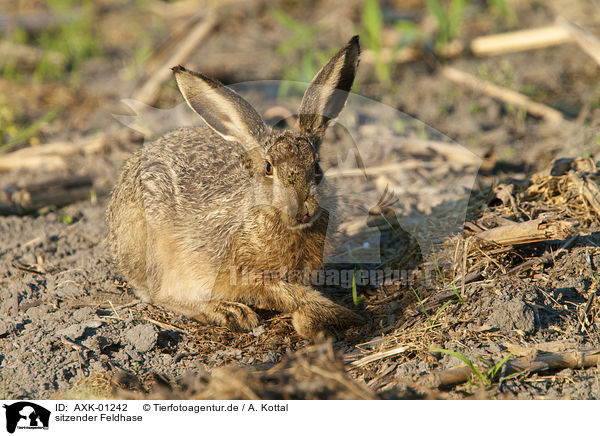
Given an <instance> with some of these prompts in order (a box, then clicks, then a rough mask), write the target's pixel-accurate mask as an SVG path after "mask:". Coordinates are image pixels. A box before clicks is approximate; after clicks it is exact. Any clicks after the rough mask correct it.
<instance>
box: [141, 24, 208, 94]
mask: <svg viewBox="0 0 600 436" xmlns="http://www.w3.org/2000/svg"><path fill="white" fill-rule="evenodd" d="M216 24H217V19H216V17H215V16H214V15H212V14H209V15H207V16H206V17H205V18H204V19H203V20H201V21H200V22H199V23H198V24H197V25H196V26H195V27H194V28H193V29H192V30H191V31H190V33H189V34H188V36H187V37H186V38H185V39H183V40H182V41H181V43H180V44H179V45H178V47H177V49H176V51H175V52H174V53H173V54H172V55H171V56H170V57H169V58H168V59H167V60H166V61H165V62H164V63H163V64H162V65H161V66H160V67H159V68H157V69H156V71H155V72H154V73H153V74H151V75H150V77H149V78H148V80H147V81H146V82H145V83H144V85H142V87H141V88H140V89H139V91H138V92H136V93H135V95H134V98H135V99H136V100H140V101H142V102H144V103H147V104H152V103H154V102H155V101H156V98H157V97H158V92H159V89H160V86H161V85H162V84H163V83H164V82H166V81H167V80H168V79H169V77H171V68H172V67H174V66H176V65H179V64H182V63H184V62H185V61H186V60H187V59H188V57H189V56H190V55H191V54H192V52H193V51H194V50H195V49H196V47H198V45H199V44H200V43H201V42H202V41H204V39H205V38H206V37H207V36H208V35H209V33H210V32H211V30H212V29H213V28H214V27H215V25H216Z"/></svg>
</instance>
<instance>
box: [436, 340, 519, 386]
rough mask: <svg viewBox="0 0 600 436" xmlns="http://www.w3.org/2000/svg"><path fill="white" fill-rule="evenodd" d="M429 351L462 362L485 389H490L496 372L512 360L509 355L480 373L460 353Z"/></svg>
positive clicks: (442, 350) (439, 349) (471, 362)
mask: <svg viewBox="0 0 600 436" xmlns="http://www.w3.org/2000/svg"><path fill="white" fill-rule="evenodd" d="M430 351H433V352H436V353H444V354H449V355H450V356H454V357H456V358H457V359H458V360H460V361H461V362H463V363H464V364H465V365H467V366H468V367H469V369H470V370H471V371H472V372H473V374H475V376H477V378H478V379H479V381H480V382H481V384H483V385H484V386H485V387H490V386H491V385H492V382H494V380H496V377H497V375H498V372H500V369H502V367H503V366H504V365H505V364H506V362H508V361H509V360H510V359H512V354H509V355H508V356H506V357H505V358H504V359H502V360H501V361H500V362H498V363H496V364H495V365H492V366H491V367H490V368H488V369H487V371H486V372H482V371H481V370H480V369H479V368H477V367H476V366H475V364H474V363H473V361H472V360H471V359H469V358H468V357H467V356H465V355H464V354H462V353H458V352H456V351H452V350H446V349H443V348H430Z"/></svg>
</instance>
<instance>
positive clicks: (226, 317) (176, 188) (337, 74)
mask: <svg viewBox="0 0 600 436" xmlns="http://www.w3.org/2000/svg"><path fill="white" fill-rule="evenodd" d="M357 57H358V40H357V38H353V39H352V40H351V42H350V43H348V45H346V46H345V47H344V48H343V49H342V50H340V52H338V54H336V56H334V57H333V58H332V60H331V61H330V62H329V63H328V64H327V65H326V66H325V67H323V69H322V70H321V72H319V74H318V75H317V77H316V78H315V80H314V81H313V84H311V87H309V90H307V94H306V95H305V98H304V100H303V104H302V106H301V113H300V115H299V122H298V128H297V129H295V130H290V131H279V132H270V131H269V129H268V128H267V127H266V125H264V123H263V122H262V119H260V116H258V114H257V113H256V112H255V111H254V110H253V109H252V108H251V106H250V105H249V104H248V103H247V102H245V101H244V100H243V99H241V97H239V95H237V94H235V93H233V92H232V91H230V90H228V89H227V88H222V85H220V84H219V83H218V82H216V81H214V80H212V79H209V78H207V77H205V76H202V75H200V74H197V73H191V72H188V71H187V70H185V69H183V68H182V67H178V68H177V69H175V72H176V78H177V80H178V84H179V86H180V89H181V90H182V93H183V95H184V97H185V98H186V100H187V101H188V103H189V104H190V106H191V107H192V108H193V109H194V110H195V111H196V112H198V113H199V114H200V115H201V117H202V118H204V120H205V121H206V122H207V124H208V126H210V127H208V126H203V127H195V128H184V129H179V130H175V131H173V132H170V133H168V134H166V135H165V136H163V137H161V138H159V139H158V140H156V141H154V142H152V143H150V144H148V145H146V146H145V147H144V148H143V149H142V150H140V151H138V152H137V153H135V154H134V155H133V156H132V157H131V158H130V159H129V160H128V161H127V163H126V164H125V167H124V168H123V171H122V173H121V176H120V179H119V181H118V182H117V184H116V186H115V188H114V191H113V194H112V198H111V200H110V203H109V206H108V210H107V220H108V224H109V237H108V240H109V243H110V247H111V250H112V253H113V257H114V259H115V262H116V264H117V266H118V268H119V270H120V271H121V272H122V274H123V276H124V277H125V278H126V279H127V281H128V282H129V283H130V284H131V285H133V286H134V289H135V291H136V293H137V295H138V296H139V297H140V298H141V299H142V300H144V301H146V302H149V303H153V304H157V305H160V306H164V307H166V308H169V309H172V310H175V311H178V312H180V313H183V314H184V315H187V316H190V317H193V318H195V319H198V320H200V321H203V322H206V323H213V324H219V325H225V326H228V327H230V328H233V329H238V330H246V329H251V328H254V327H256V326H257V325H258V322H259V318H258V316H257V315H256V313H255V312H254V311H253V310H252V309H251V308H250V306H252V307H256V308H262V309H271V310H278V311H281V312H290V313H292V314H293V317H292V321H293V325H294V327H295V329H296V330H297V331H298V333H299V334H300V335H301V336H304V337H312V336H314V335H315V334H316V333H317V332H318V331H320V330H323V329H327V328H338V329H339V328H343V327H345V326H348V325H351V324H356V323H358V322H360V320H361V318H360V317H359V316H358V315H356V314H354V312H352V311H351V310H349V309H346V308H345V307H343V306H340V305H338V304H336V303H334V302H332V301H331V300H329V299H327V298H326V297H324V296H323V295H321V293H319V292H318V291H317V290H316V289H314V288H313V287H311V286H309V285H308V284H304V283H303V282H300V281H294V280H289V279H288V278H286V277H285V276H284V275H277V274H275V275H274V276H273V277H271V279H269V280H265V279H264V276H261V277H260V279H259V280H255V279H248V277H247V276H248V273H250V274H252V273H255V272H258V273H259V274H260V273H262V272H275V273H277V272H283V273H284V272H285V271H302V270H315V269H322V268H323V267H324V265H323V261H322V259H323V250H324V244H325V235H326V231H327V226H328V224H332V223H328V221H329V219H328V213H327V211H326V210H324V209H322V208H320V207H319V203H320V201H319V200H320V199H321V197H322V196H323V195H326V193H325V192H324V190H325V189H326V186H327V185H326V184H325V183H320V184H318V183H317V182H316V181H315V178H316V177H317V176H316V174H315V172H316V170H315V168H316V164H317V162H318V154H317V150H318V146H319V142H320V139H321V137H322V135H323V133H324V131H325V128H326V126H327V123H328V122H329V120H330V119H331V118H335V117H336V116H337V115H338V114H339V111H341V109H342V108H343V105H344V103H345V98H346V97H345V96H344V97H342V99H343V101H336V100H334V98H338V99H339V96H335V93H333V92H332V91H333V90H334V89H340V90H342V91H346V92H347V91H349V89H350V86H351V85H352V80H353V79H354V74H355V70H356V65H357V64H358V60H357ZM318 88H322V89H318ZM332 108H333V109H332ZM303 112H304V115H303ZM328 112H329V113H328ZM265 162H268V164H269V165H271V164H272V167H273V168H274V169H273V172H274V175H268V174H267V175H265V169H264V168H265ZM306 221H308V222H306ZM283 273H282V274H283Z"/></svg>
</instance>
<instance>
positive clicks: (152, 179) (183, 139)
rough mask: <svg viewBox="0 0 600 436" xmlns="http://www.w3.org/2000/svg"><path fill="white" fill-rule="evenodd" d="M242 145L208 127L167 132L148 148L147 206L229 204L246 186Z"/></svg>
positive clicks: (145, 165) (145, 163) (144, 156)
mask: <svg viewBox="0 0 600 436" xmlns="http://www.w3.org/2000/svg"><path fill="white" fill-rule="evenodd" d="M244 152H245V151H244V148H243V146H242V145H241V144H239V143H237V142H233V141H225V140H224V139H223V138H222V137H221V136H219V135H218V134H216V133H215V132H213V130H212V129H210V128H209V127H205V126H202V127H190V128H183V129H178V130H174V131H172V132H169V133H167V134H166V135H164V136H162V137H161V138H159V139H157V140H156V141H154V142H152V143H151V144H149V145H148V146H146V147H145V148H144V150H143V151H142V157H141V167H142V172H141V181H142V187H143V191H144V200H145V203H146V206H147V207H151V206H152V205H155V206H156V207H157V208H160V207H161V206H170V207H176V208H181V207H183V208H186V209H189V207H190V206H193V208H194V210H195V212H196V213H199V212H201V211H202V210H203V209H211V210H212V209H214V205H215V204H222V205H223V206H225V205H224V204H223V202H225V203H227V202H228V201H229V200H230V199H231V200H233V198H232V197H237V198H238V199H239V195H240V194H241V192H243V190H244V189H246V187H247V186H248V178H249V176H248V174H247V173H246V171H245V170H244V169H243V166H242V156H243V154H244Z"/></svg>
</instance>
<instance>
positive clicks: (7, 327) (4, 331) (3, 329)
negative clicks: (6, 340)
mask: <svg viewBox="0 0 600 436" xmlns="http://www.w3.org/2000/svg"><path fill="white" fill-rule="evenodd" d="M13 330H14V326H13V325H12V324H9V323H7V322H5V321H0V336H5V335H8V334H9V333H10V332H12V331H13Z"/></svg>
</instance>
